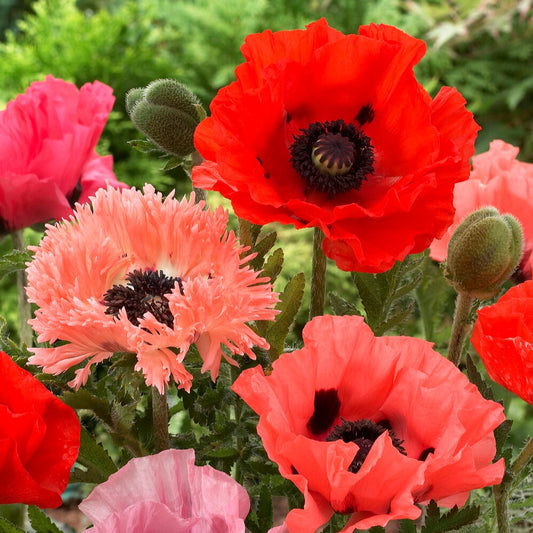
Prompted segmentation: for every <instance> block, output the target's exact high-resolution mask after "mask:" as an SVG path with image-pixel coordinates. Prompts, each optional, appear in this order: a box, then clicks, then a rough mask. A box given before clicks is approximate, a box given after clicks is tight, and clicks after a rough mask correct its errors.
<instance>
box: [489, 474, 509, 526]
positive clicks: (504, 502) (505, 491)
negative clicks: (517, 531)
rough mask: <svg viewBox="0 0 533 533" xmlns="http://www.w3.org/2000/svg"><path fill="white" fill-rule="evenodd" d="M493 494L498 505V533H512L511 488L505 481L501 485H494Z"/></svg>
mask: <svg viewBox="0 0 533 533" xmlns="http://www.w3.org/2000/svg"><path fill="white" fill-rule="evenodd" d="M492 492H493V494H494V503H495V504H496V519H497V520H498V533H511V530H510V529H509V486H508V484H507V483H506V482H505V481H503V482H502V483H501V484H500V485H494V487H492Z"/></svg>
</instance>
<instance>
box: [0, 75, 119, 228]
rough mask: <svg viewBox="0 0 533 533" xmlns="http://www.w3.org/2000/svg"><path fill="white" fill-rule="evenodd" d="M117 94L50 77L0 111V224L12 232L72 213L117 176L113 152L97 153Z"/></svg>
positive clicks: (101, 87)
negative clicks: (76, 204) (107, 153)
mask: <svg viewBox="0 0 533 533" xmlns="http://www.w3.org/2000/svg"><path fill="white" fill-rule="evenodd" d="M114 101H115V98H114V97H113V94H112V89H111V87H108V86H107V85H105V84H103V83H100V82H98V81H95V82H94V83H92V84H91V83H86V84H85V85H84V86H83V87H81V89H79V90H78V88H77V87H76V86H75V85H74V84H72V83H69V82H65V81H63V80H61V79H56V78H54V77H52V76H47V77H46V79H45V80H44V81H38V82H34V83H32V84H31V85H30V87H29V88H28V89H27V90H26V92H25V93H24V94H21V95H19V96H17V98H16V99H15V100H13V101H10V102H8V103H7V106H6V109H5V110H3V111H0V223H1V226H2V228H1V229H2V230H3V231H12V230H16V229H20V228H24V227H26V226H30V225H32V224H35V223H39V222H48V221H50V220H53V219H55V220H60V219H62V218H66V217H68V216H70V215H71V214H72V208H73V206H74V203H75V202H76V201H78V200H79V201H81V202H84V201H87V199H88V198H89V196H91V195H92V194H93V193H94V192H95V191H96V189H97V188H100V187H106V186H107V184H109V185H112V186H114V187H117V188H123V187H127V185H126V184H124V183H120V182H118V181H117V179H116V177H115V174H114V173H113V160H112V157H111V156H106V157H101V156H99V155H98V154H97V153H96V152H95V147H96V144H97V143H98V140H99V138H100V135H101V133H102V130H103V129H104V126H105V123H106V121H107V117H108V115H109V112H110V111H111V108H112V107H113V102H114Z"/></svg>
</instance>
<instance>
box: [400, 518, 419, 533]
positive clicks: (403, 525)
mask: <svg viewBox="0 0 533 533" xmlns="http://www.w3.org/2000/svg"><path fill="white" fill-rule="evenodd" d="M399 533H416V524H415V522H414V520H407V519H405V520H400V531H399Z"/></svg>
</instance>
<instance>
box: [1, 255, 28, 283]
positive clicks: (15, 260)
mask: <svg viewBox="0 0 533 533" xmlns="http://www.w3.org/2000/svg"><path fill="white" fill-rule="evenodd" d="M32 258H33V253H32V252H30V251H29V250H11V251H10V252H7V253H5V254H3V255H2V256H1V257H0V279H1V278H3V277H4V276H5V275H6V274H11V273H12V272H16V271H17V270H24V269H25V268H26V263H29V262H30V261H31V260H32Z"/></svg>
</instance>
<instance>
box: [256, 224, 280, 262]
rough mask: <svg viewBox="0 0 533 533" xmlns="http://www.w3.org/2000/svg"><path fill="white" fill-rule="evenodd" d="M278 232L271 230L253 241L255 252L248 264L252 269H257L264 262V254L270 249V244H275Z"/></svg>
mask: <svg viewBox="0 0 533 533" xmlns="http://www.w3.org/2000/svg"><path fill="white" fill-rule="evenodd" d="M277 238H278V234H277V233H276V232H275V231H271V232H270V233H267V234H266V235H263V236H262V238H261V239H260V240H258V241H257V242H256V243H255V246H254V252H255V253H256V254H257V255H256V256H255V257H254V258H253V259H252V260H251V261H250V265H251V267H252V268H253V269H254V270H259V269H260V268H261V267H262V266H263V263H264V262H265V255H266V254H267V253H268V252H269V251H270V250H271V249H272V246H274V244H276V240H277Z"/></svg>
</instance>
